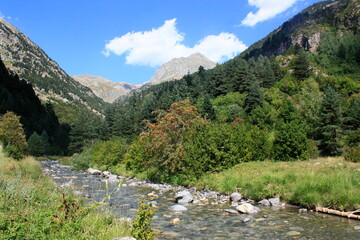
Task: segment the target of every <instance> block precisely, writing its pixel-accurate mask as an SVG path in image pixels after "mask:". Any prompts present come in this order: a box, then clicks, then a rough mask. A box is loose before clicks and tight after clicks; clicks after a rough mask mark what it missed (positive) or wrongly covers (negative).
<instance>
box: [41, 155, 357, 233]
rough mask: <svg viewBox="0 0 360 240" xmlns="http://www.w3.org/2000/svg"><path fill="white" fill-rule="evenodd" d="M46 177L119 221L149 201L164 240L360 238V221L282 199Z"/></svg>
mask: <svg viewBox="0 0 360 240" xmlns="http://www.w3.org/2000/svg"><path fill="white" fill-rule="evenodd" d="M42 166H43V169H44V172H45V174H47V175H49V176H51V177H52V178H53V179H54V180H55V182H56V183H57V184H58V185H59V186H60V187H61V188H70V189H72V190H73V192H74V193H75V194H77V195H79V196H80V197H83V198H85V199H86V201H88V202H89V203H99V202H103V203H105V204H103V205H102V207H101V208H104V210H105V209H106V210H110V211H112V212H113V213H114V214H115V216H116V217H118V218H119V219H127V220H130V219H131V218H132V217H134V216H135V214H136V210H137V206H138V202H139V200H140V199H141V198H146V199H148V201H149V202H150V201H151V202H152V203H153V205H155V206H157V208H158V211H157V213H156V215H155V216H154V219H153V228H154V229H157V230H160V231H161V234H159V235H158V238H159V239H360V221H357V220H349V219H345V218H340V217H336V216H330V215H325V214H321V213H314V212H307V211H305V210H300V211H299V209H298V208H296V207H293V206H286V205H285V204H284V203H282V202H281V201H280V199H278V198H271V199H264V200H262V201H261V202H259V203H256V202H254V201H252V200H251V199H244V198H243V196H242V195H241V193H233V194H231V195H229V196H228V195H222V194H220V193H218V192H214V191H198V190H197V189H195V188H189V189H187V188H184V187H173V186H171V185H167V184H154V183H149V182H146V181H138V180H136V179H128V178H123V177H120V176H117V175H113V174H111V173H109V172H101V171H98V170H96V169H89V170H88V171H87V172H76V171H71V170H70V168H69V167H68V166H63V165H60V164H59V163H58V162H57V161H44V162H42Z"/></svg>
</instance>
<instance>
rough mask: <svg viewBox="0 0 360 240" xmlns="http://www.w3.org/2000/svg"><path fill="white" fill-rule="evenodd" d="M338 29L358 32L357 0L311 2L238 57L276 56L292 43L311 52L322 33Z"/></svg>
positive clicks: (315, 48)
mask: <svg viewBox="0 0 360 240" xmlns="http://www.w3.org/2000/svg"><path fill="white" fill-rule="evenodd" d="M338 28H343V29H347V30H350V31H352V32H354V33H355V34H357V33H359V31H360V1H359V0H341V1H324V2H319V3H316V4H313V5H312V6H310V7H308V8H306V9H305V10H303V11H302V12H300V13H299V14H297V15H296V16H294V17H293V18H291V19H290V20H289V21H286V22H285V23H284V24H282V25H281V26H280V27H279V28H277V29H275V30H274V31H273V32H271V33H270V34H269V35H268V36H266V37H265V38H263V39H262V40H260V41H258V42H256V43H255V44H253V45H252V46H250V47H249V48H248V49H246V50H245V51H244V52H242V53H241V55H240V56H241V57H244V58H246V59H248V58H251V57H258V56H260V55H263V56H271V55H280V54H284V53H285V52H286V51H287V50H288V49H289V48H290V46H292V45H299V46H300V47H302V48H303V49H305V50H307V51H310V52H311V53H317V50H318V46H319V43H320V40H321V39H322V38H323V37H324V35H325V34H326V32H329V31H332V30H334V29H338Z"/></svg>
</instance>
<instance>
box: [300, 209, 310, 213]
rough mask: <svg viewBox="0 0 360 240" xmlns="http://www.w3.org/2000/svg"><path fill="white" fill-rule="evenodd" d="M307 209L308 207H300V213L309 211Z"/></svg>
mask: <svg viewBox="0 0 360 240" xmlns="http://www.w3.org/2000/svg"><path fill="white" fill-rule="evenodd" d="M307 211H308V210H307V209H306V208H300V209H299V213H307Z"/></svg>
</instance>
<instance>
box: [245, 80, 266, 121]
mask: <svg viewBox="0 0 360 240" xmlns="http://www.w3.org/2000/svg"><path fill="white" fill-rule="evenodd" d="M262 105H263V92H262V90H261V89H260V85H259V83H258V82H253V83H252V84H251V85H250V87H249V88H248V95H247V96H246V98H245V111H246V113H248V114H249V113H251V111H252V110H253V109H255V108H256V107H257V106H262Z"/></svg>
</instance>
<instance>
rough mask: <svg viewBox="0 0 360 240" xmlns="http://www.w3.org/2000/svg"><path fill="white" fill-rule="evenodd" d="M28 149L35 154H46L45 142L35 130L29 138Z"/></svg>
mask: <svg viewBox="0 0 360 240" xmlns="http://www.w3.org/2000/svg"><path fill="white" fill-rule="evenodd" d="M28 151H29V153H30V154H31V155H33V156H42V155H44V153H45V152H44V142H43V139H42V137H41V136H40V135H39V134H37V133H36V132H34V133H33V134H31V136H30V137H29V139H28Z"/></svg>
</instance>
